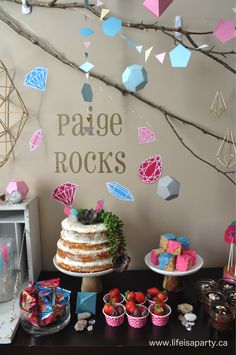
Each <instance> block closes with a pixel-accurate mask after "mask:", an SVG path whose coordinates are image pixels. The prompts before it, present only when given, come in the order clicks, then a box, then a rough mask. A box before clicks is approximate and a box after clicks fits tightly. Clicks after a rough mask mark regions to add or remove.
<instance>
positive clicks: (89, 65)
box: [80, 62, 94, 73]
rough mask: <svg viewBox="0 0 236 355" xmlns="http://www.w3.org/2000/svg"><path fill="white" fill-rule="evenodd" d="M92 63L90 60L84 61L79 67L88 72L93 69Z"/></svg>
mask: <svg viewBox="0 0 236 355" xmlns="http://www.w3.org/2000/svg"><path fill="white" fill-rule="evenodd" d="M93 67H94V65H93V64H92V63H90V62H85V63H83V64H81V65H80V69H82V70H83V71H84V72H85V73H88V72H89V71H90V70H91V69H93Z"/></svg>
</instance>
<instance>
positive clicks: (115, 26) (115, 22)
mask: <svg viewBox="0 0 236 355" xmlns="http://www.w3.org/2000/svg"><path fill="white" fill-rule="evenodd" d="M121 29H122V20H121V19H119V18H117V17H114V16H111V17H109V18H108V19H107V20H105V21H103V22H102V30H103V33H104V34H105V35H107V36H110V37H114V36H115V35H116V34H117V33H118V32H120V31H121Z"/></svg>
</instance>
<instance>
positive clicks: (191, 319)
mask: <svg viewBox="0 0 236 355" xmlns="http://www.w3.org/2000/svg"><path fill="white" fill-rule="evenodd" d="M184 318H185V319H186V320H187V321H188V322H194V321H195V320H196V319H197V316H196V314H194V313H186V314H185V315H184Z"/></svg>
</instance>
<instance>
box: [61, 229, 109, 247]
mask: <svg viewBox="0 0 236 355" xmlns="http://www.w3.org/2000/svg"><path fill="white" fill-rule="evenodd" d="M62 237H63V239H64V240H66V241H68V242H71V243H88V244H102V243H106V242H107V235H106V232H105V231H103V232H94V233H91V232H90V233H87V234H86V233H85V232H84V233H78V232H75V231H73V230H66V229H63V230H62Z"/></svg>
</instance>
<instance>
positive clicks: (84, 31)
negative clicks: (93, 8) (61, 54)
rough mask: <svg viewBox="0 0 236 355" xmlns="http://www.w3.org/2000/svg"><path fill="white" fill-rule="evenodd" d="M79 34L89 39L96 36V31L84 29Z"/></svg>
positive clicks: (88, 28)
mask: <svg viewBox="0 0 236 355" xmlns="http://www.w3.org/2000/svg"><path fill="white" fill-rule="evenodd" d="M79 33H80V34H81V36H84V37H89V36H91V35H93V34H94V30H92V28H90V27H82V28H81V29H80V30H79Z"/></svg>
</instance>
